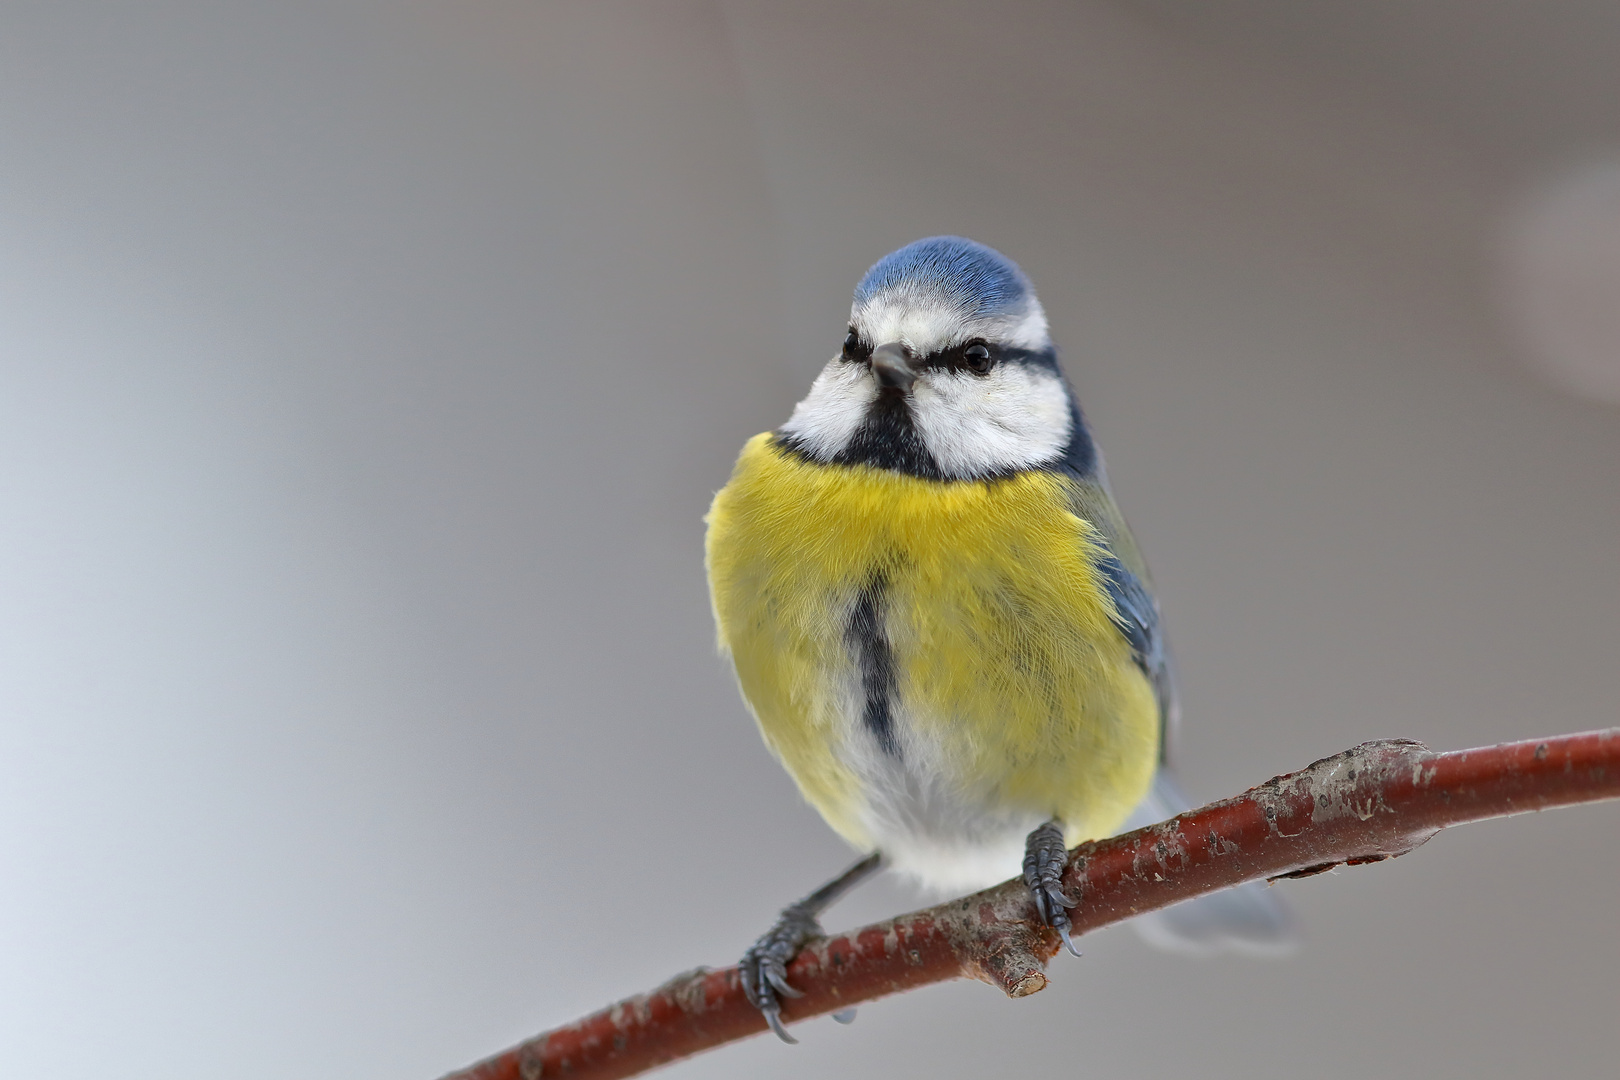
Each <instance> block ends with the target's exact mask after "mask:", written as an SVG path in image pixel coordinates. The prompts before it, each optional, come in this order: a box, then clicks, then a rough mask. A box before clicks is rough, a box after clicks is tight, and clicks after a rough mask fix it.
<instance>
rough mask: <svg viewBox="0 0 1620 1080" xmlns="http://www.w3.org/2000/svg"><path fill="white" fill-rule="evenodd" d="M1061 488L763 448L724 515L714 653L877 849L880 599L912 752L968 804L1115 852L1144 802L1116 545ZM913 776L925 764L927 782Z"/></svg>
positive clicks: (1140, 726) (716, 550) (1142, 741)
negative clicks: (857, 637) (876, 597)
mask: <svg viewBox="0 0 1620 1080" xmlns="http://www.w3.org/2000/svg"><path fill="white" fill-rule="evenodd" d="M1074 505H1075V503H1074V499H1073V497H1072V490H1071V487H1070V484H1069V481H1067V480H1066V479H1065V478H1063V477H1062V476H1060V475H1057V474H1053V473H1047V472H1040V471H1033V472H1027V473H1020V474H1017V475H1014V476H1011V477H1008V478H1005V479H998V480H993V481H947V482H942V481H931V480H922V479H917V478H914V477H909V476H905V475H903V474H900V473H896V472H892V471H888V470H882V469H874V468H870V467H867V466H837V465H823V464H817V463H813V462H807V461H805V460H803V459H801V458H799V457H797V456H795V455H792V454H789V453H786V452H784V451H782V450H780V449H778V448H777V447H776V446H774V445H773V443H772V441H771V437H770V436H769V435H759V436H756V437H755V438H753V439H752V440H750V441H749V443H748V444H747V446H746V447H744V449H743V452H742V455H741V457H740V458H739V459H738V462H737V467H736V471H735V472H734V474H733V476H732V478H731V482H730V483H729V484H727V485H726V487H725V488H724V489H723V490H722V491H721V492H720V493H719V494H718V495H717V496H716V497H715V500H714V506H713V508H712V509H711V511H710V514H709V518H708V522H709V533H708V568H709V582H710V588H711V592H712V597H713V602H714V610H715V618H716V621H717V623H718V625H719V633H720V645H721V648H722V649H723V650H724V651H725V652H727V653H729V655H730V656H731V658H732V661H733V663H734V664H735V665H736V670H737V677H738V680H739V682H740V683H741V685H742V691H743V694H744V696H745V697H746V698H747V700H748V703H749V705H750V707H751V708H752V710H753V712H754V715H755V717H756V718H757V719H758V721H759V725H760V729H761V731H762V732H763V734H764V736H765V739H766V742H767V743H768V744H769V745H770V746H771V748H772V749H773V751H775V753H776V754H777V755H778V756H779V757H780V758H781V760H782V762H783V763H784V764H785V765H786V767H787V768H788V771H789V772H790V773H792V775H793V777H794V779H795V780H796V781H797V783H798V785H799V788H800V790H801V791H802V792H803V793H804V795H805V797H806V798H807V799H808V800H809V801H810V802H811V803H812V804H813V805H814V806H815V807H816V808H817V809H818V810H820V811H821V813H822V815H823V816H824V817H825V818H826V819H827V821H828V823H829V824H830V825H832V826H833V828H834V829H836V830H837V831H838V832H839V833H840V834H842V835H843V836H844V837H845V838H846V839H848V840H849V841H850V842H851V843H853V844H856V845H857V846H862V847H867V846H871V845H873V844H874V843H876V842H877V840H878V839H880V838H875V837H874V836H873V835H872V831H873V830H872V827H871V822H870V815H869V814H868V813H867V808H868V804H869V802H870V798H869V796H870V792H868V791H867V790H865V785H866V783H867V779H868V778H867V776H866V774H865V773H863V770H862V768H861V765H860V762H861V761H862V760H866V759H868V758H870V756H871V749H870V745H869V743H857V741H856V740H863V739H866V740H869V739H870V733H869V732H864V731H862V730H861V723H860V688H859V677H858V673H857V671H856V659H855V658H854V657H852V655H851V646H850V635H849V625H850V618H851V613H852V610H853V608H854V605H855V603H856V598H857V597H858V596H859V595H860V594H861V591H862V590H863V589H866V588H869V587H870V585H871V583H872V582H873V581H875V580H876V581H881V582H882V585H883V595H884V606H883V630H884V632H885V634H886V637H887V641H888V645H889V649H890V651H891V654H892V657H893V666H894V693H895V695H896V697H897V698H898V701H899V705H898V707H897V709H896V717H897V720H896V722H897V723H898V724H900V725H901V726H902V728H903V731H902V732H901V733H900V734H901V736H902V740H901V741H902V752H910V753H918V754H922V755H924V756H926V758H927V763H926V765H925V766H923V767H926V768H929V769H933V770H935V771H936V772H937V774H938V775H937V776H935V777H933V778H932V779H934V780H937V781H938V783H940V784H941V785H942V786H943V788H944V789H945V790H947V791H949V792H951V793H952V797H954V798H958V799H960V800H961V801H962V805H964V806H974V805H982V806H984V807H985V808H986V810H987V811H995V812H1009V813H1030V814H1035V815H1038V816H1041V817H1047V816H1055V817H1058V818H1060V819H1062V820H1063V821H1064V822H1065V823H1066V824H1067V826H1068V829H1069V840H1070V842H1071V843H1072V842H1075V841H1077V840H1079V839H1081V838H1083V837H1085V836H1094V835H1106V834H1108V833H1110V832H1112V831H1113V830H1114V829H1115V828H1117V827H1118V825H1119V824H1120V823H1121V822H1122V821H1123V820H1124V818H1125V817H1126V815H1127V814H1129V812H1130V811H1131V809H1132V808H1133V807H1134V806H1135V805H1136V803H1137V802H1138V801H1140V799H1141V798H1142V797H1143V796H1144V795H1145V793H1146V792H1147V789H1148V785H1149V783H1150V782H1151V779H1152V775H1153V771H1154V768H1155V766H1156V762H1157V755H1158V736H1159V719H1158V706H1157V704H1156V702H1155V700H1154V696H1153V691H1152V688H1151V687H1150V685H1149V684H1148V681H1147V679H1146V678H1145V677H1144V676H1143V674H1142V672H1141V671H1140V669H1139V668H1138V667H1137V666H1136V664H1135V663H1134V661H1133V659H1132V657H1131V653H1130V648H1129V645H1128V644H1127V642H1126V641H1125V639H1124V638H1123V636H1122V635H1121V634H1120V632H1119V631H1118V629H1117V628H1116V627H1115V625H1114V624H1113V621H1112V617H1111V616H1112V614H1113V606H1112V602H1111V601H1110V599H1109V596H1108V593H1107V590H1106V588H1105V587H1104V585H1103V583H1102V581H1101V580H1100V579H1099V578H1098V576H1097V574H1096V573H1095V571H1094V566H1095V560H1096V557H1097V556H1098V555H1099V554H1100V553H1101V545H1102V543H1103V541H1102V539H1101V536H1100V534H1099V533H1098V532H1097V530H1096V529H1094V528H1093V527H1092V526H1091V525H1090V524H1089V523H1088V522H1086V521H1084V520H1082V519H1081V518H1079V517H1078V516H1076V515H1075V513H1074V511H1073V506H1074ZM914 767H915V766H914Z"/></svg>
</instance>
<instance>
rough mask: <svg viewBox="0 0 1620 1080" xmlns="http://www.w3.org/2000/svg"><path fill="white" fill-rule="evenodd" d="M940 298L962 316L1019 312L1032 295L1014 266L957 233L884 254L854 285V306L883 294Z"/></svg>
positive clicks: (993, 251)
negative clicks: (858, 282) (859, 281)
mask: <svg viewBox="0 0 1620 1080" xmlns="http://www.w3.org/2000/svg"><path fill="white" fill-rule="evenodd" d="M896 293H898V294H910V295H911V296H915V297H917V298H919V299H920V298H923V297H928V298H930V299H937V300H943V301H944V302H945V303H946V304H947V305H948V306H949V307H950V308H951V309H952V310H954V311H955V312H956V313H958V314H960V315H962V316H964V317H966V318H970V319H973V318H977V319H994V318H997V317H1005V316H1012V315H1017V314H1019V313H1021V312H1022V311H1023V310H1024V309H1025V308H1026V307H1027V306H1028V304H1029V300H1030V298H1031V297H1032V296H1033V295H1034V289H1033V288H1032V287H1031V286H1030V283H1029V279H1028V278H1026V277H1025V276H1024V272H1023V271H1022V270H1020V269H1018V265H1017V264H1016V263H1014V262H1013V261H1012V260H1011V259H1009V258H1007V257H1006V256H1005V255H1003V254H1001V252H999V251H996V250H995V249H994V248H989V247H986V246H984V245H983V244H979V243H975V242H974V241H972V240H968V239H965V238H963V237H960V236H930V237H928V238H927V239H925V240H918V241H916V242H915V243H911V244H907V245H906V246H905V247H903V248H901V249H900V250H899V251H895V252H891V253H890V254H888V255H885V256H883V258H881V259H879V260H878V261H877V262H876V263H874V264H873V266H872V269H870V270H868V271H867V272H866V276H865V277H863V278H861V283H860V284H859V285H857V286H855V306H856V307H863V306H865V305H866V304H867V303H869V302H870V301H872V300H875V299H877V298H878V297H880V296H883V295H885V294H896Z"/></svg>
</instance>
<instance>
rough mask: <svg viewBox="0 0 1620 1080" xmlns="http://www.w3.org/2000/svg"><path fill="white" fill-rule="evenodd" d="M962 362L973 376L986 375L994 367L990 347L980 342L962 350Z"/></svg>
mask: <svg viewBox="0 0 1620 1080" xmlns="http://www.w3.org/2000/svg"><path fill="white" fill-rule="evenodd" d="M962 362H963V363H965V364H966V365H967V366H968V370H969V371H971V372H973V374H975V375H988V374H990V369H991V368H993V367H995V366H996V358H995V357H994V356H993V355H991V352H990V347H989V346H988V345H986V344H985V343H984V342H982V341H975V342H974V343H973V344H971V345H969V346H968V347H967V348H965V349H963V350H962Z"/></svg>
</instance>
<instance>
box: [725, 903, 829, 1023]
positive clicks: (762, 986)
mask: <svg viewBox="0 0 1620 1080" xmlns="http://www.w3.org/2000/svg"><path fill="white" fill-rule="evenodd" d="M820 936H821V924H820V923H818V922H817V921H816V917H815V916H814V915H812V914H810V913H809V912H808V911H806V910H805V909H804V908H802V907H800V906H799V905H797V904H795V905H794V906H792V907H789V908H785V909H783V911H782V917H781V918H779V919H777V920H776V925H775V926H773V927H771V928H770V929H769V930H768V931H766V932H765V934H764V935H763V936H762V937H761V938H760V939H759V940H758V941H756V942H754V944H753V945H752V946H751V947H750V948H749V950H748V951H747V952H745V953H743V958H742V962H741V963H740V964H739V965H738V968H739V971H740V974H741V976H742V989H743V994H744V995H745V996H746V997H747V998H748V1001H749V1003H750V1004H752V1005H753V1006H754V1008H756V1009H758V1010H759V1011H760V1012H761V1013H763V1014H764V1015H765V1022H766V1023H767V1024H769V1025H770V1026H771V1030H772V1031H774V1032H776V1035H777V1038H779V1039H781V1040H782V1041H783V1042H785V1043H796V1042H798V1041H799V1040H798V1039H795V1038H794V1037H793V1036H792V1035H789V1034H788V1032H787V1028H785V1027H783V1026H782V1001H781V998H783V997H790V998H796V997H803V996H804V992H803V991H801V990H796V989H794V988H793V987H792V986H790V985H789V984H788V981H787V966H788V964H789V962H791V961H792V959H793V958H794V957H795V956H797V955H798V954H799V950H800V949H802V948H803V947H804V943H805V942H807V941H809V940H811V939H812V938H818V937H820Z"/></svg>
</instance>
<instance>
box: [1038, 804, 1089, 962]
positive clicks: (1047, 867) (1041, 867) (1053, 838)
mask: <svg viewBox="0 0 1620 1080" xmlns="http://www.w3.org/2000/svg"><path fill="white" fill-rule="evenodd" d="M1068 863H1069V850H1068V848H1066V847H1065V846H1064V845H1063V829H1062V827H1061V826H1060V825H1058V824H1057V822H1055V821H1049V822H1047V823H1046V824H1045V825H1042V826H1041V827H1040V828H1038V829H1036V830H1035V831H1034V832H1032V833H1030V834H1029V840H1028V841H1027V842H1026V844H1025V848H1024V885H1025V886H1026V887H1028V889H1029V895H1030V898H1031V899H1032V900H1034V901H1035V910H1036V912H1037V913H1038V914H1039V915H1040V917H1041V921H1042V922H1043V923H1045V924H1046V925H1047V926H1050V927H1051V928H1052V929H1054V930H1056V931H1057V932H1058V936H1059V937H1061V938H1062V939H1063V947H1064V948H1066V949H1068V950H1069V952H1070V953H1072V954H1073V955H1075V956H1079V955H1080V950H1079V949H1076V948H1075V947H1074V940H1073V938H1072V937H1071V936H1070V931H1072V930H1073V928H1074V924H1073V923H1071V922H1070V921H1069V910H1068V909H1069V908H1072V907H1077V906H1078V905H1079V903H1080V901H1079V900H1076V899H1073V898H1071V897H1070V896H1069V895H1068V894H1067V893H1065V892H1064V891H1063V871H1064V868H1065V867H1067V866H1068Z"/></svg>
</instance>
